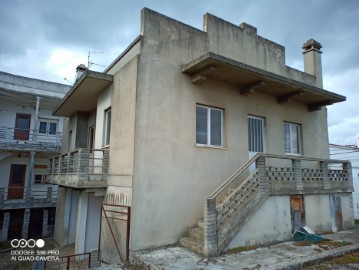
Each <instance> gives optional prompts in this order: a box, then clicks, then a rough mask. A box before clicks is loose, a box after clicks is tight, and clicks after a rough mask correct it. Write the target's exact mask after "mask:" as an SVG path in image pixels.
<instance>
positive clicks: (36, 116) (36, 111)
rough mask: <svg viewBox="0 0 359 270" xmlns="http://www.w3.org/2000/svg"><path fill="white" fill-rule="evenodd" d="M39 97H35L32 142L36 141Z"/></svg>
mask: <svg viewBox="0 0 359 270" xmlns="http://www.w3.org/2000/svg"><path fill="white" fill-rule="evenodd" d="M40 100H41V97H36V109H35V121H34V134H33V136H32V140H33V142H37V134H38V130H39V129H38V123H39V108H40Z"/></svg>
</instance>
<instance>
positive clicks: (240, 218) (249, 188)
mask: <svg viewBox="0 0 359 270" xmlns="http://www.w3.org/2000/svg"><path fill="white" fill-rule="evenodd" d="M302 161H305V166H308V167H302ZM303 164H304V162H303ZM329 164H340V166H341V168H338V167H337V165H336V167H335V168H331V167H330V166H329ZM352 191H353V181H352V173H351V164H350V162H349V161H341V160H328V159H325V160H324V159H317V158H307V157H289V156H281V155H270V154H257V155H255V156H254V157H252V158H251V159H250V160H248V161H247V162H246V163H245V164H243V165H242V166H241V167H240V168H239V169H238V170H237V171H236V172H234V174H233V175H231V176H230V177H229V178H228V179H227V180H226V181H224V182H223V183H222V184H221V185H220V186H219V187H218V188H217V189H216V190H215V191H214V192H213V193H212V194H210V195H208V196H206V197H205V203H204V213H203V218H201V219H199V220H198V222H197V224H196V226H194V227H192V228H190V229H189V230H188V231H187V233H186V235H185V236H184V237H181V238H180V239H179V243H180V244H181V245H182V246H183V247H185V248H188V249H190V250H192V251H194V252H196V253H198V254H201V255H203V256H205V257H211V256H218V255H219V254H220V253H221V252H223V250H225V249H226V248H227V247H228V245H229V243H230V242H231V241H232V239H233V238H234V237H235V235H236V234H237V233H238V232H239V231H240V230H241V228H242V227H243V225H244V224H245V223H246V222H247V220H249V219H250V218H251V216H252V215H253V214H254V213H255V212H256V211H257V209H259V208H260V207H261V205H262V204H263V203H264V201H265V200H266V199H267V198H268V196H269V195H271V196H282V195H291V194H303V193H304V194H318V193H323V194H328V193H337V192H345V193H350V192H352Z"/></svg>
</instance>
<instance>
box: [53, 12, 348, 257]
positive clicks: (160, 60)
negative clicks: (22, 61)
mask: <svg viewBox="0 0 359 270" xmlns="http://www.w3.org/2000/svg"><path fill="white" fill-rule="evenodd" d="M320 48H321V46H320V44H319V43H318V42H316V41H314V40H308V41H307V42H306V43H305V44H304V46H303V49H304V66H305V72H301V71H299V70H296V69H293V68H290V67H288V66H286V65H285V48H284V47H283V46H281V45H278V44H276V43H274V42H272V41H270V40H267V39H265V38H263V37H261V36H259V35H257V30H256V28H254V27H253V26H250V25H248V24H245V23H242V24H241V25H240V26H237V25H233V24H231V23H229V22H226V21H224V20H222V19H219V18H217V17H215V16H213V15H210V14H206V15H205V16H204V29H203V31H201V30H198V29H195V28H192V27H191V26H188V25H186V24H183V23H181V22H178V21H175V20H173V19H171V18H168V17H166V16H164V15H161V14H158V13H156V12H154V11H151V10H149V9H143V11H142V21H141V35H140V36H139V37H138V38H137V39H136V40H135V41H134V42H133V43H132V44H131V45H130V46H129V47H128V48H127V49H126V50H125V51H124V52H123V53H122V54H121V55H120V56H119V57H118V58H117V59H116V60H115V61H114V62H113V63H112V64H111V65H110V66H109V67H108V68H107V69H106V70H105V71H104V72H103V73H101V72H94V71H85V72H84V74H83V75H82V77H81V78H80V79H79V80H78V81H77V82H76V83H75V85H74V86H73V87H72V89H71V90H70V91H69V93H68V94H67V95H66V96H65V98H64V99H63V100H62V102H61V103H60V104H59V105H58V106H57V107H56V109H55V110H54V114H55V115H57V116H66V117H68V119H67V120H66V125H65V126H66V128H65V132H64V143H63V150H62V152H63V154H62V155H61V156H58V157H56V158H53V159H51V160H50V172H49V176H48V181H49V182H50V183H54V184H59V185H60V186H61V188H60V189H59V201H60V202H61V203H59V207H58V209H57V214H56V226H55V238H56V240H57V241H59V242H60V243H61V244H70V243H74V242H75V253H83V252H88V251H92V250H96V249H98V247H99V248H100V259H102V260H104V261H106V262H116V261H118V260H119V258H120V257H122V259H123V258H125V256H128V253H127V252H126V248H129V249H130V250H132V251H136V250H140V249H146V248H151V247H158V246H161V245H167V244H173V243H176V242H177V241H178V240H179V238H180V240H179V241H180V243H181V244H182V245H184V246H186V247H188V248H191V249H192V250H195V251H196V252H199V253H202V254H204V255H206V256H213V255H216V254H218V253H220V252H222V251H223V250H225V249H227V248H229V247H234V246H239V245H248V244H250V245H260V244H267V243H271V242H276V241H284V240H288V239H290V238H291V235H292V232H293V231H294V230H296V229H298V228H299V227H300V226H302V225H304V224H305V225H308V226H309V227H311V228H312V229H314V230H315V231H316V232H318V233H321V232H329V231H333V230H336V229H338V230H340V229H346V228H350V227H352V226H353V224H352V207H351V203H350V202H351V192H352V182H351V175H350V163H349V162H347V161H333V160H328V159H329V149H328V128H327V110H326V107H325V106H327V105H331V104H333V103H336V102H342V101H344V100H345V97H343V96H341V95H338V94H336V93H333V92H329V91H327V90H324V89H323V85H322V70H321V51H320ZM329 163H338V164H340V166H339V167H338V169H337V170H336V171H333V170H331V169H329V165H328V164H329ZM338 198H339V199H340V200H338ZM102 203H104V204H103V205H102V206H101V204H102ZM110 205H111V206H110ZM116 205H117V206H116ZM119 205H122V206H124V207H120V206H119ZM125 206H130V207H131V208H127V207H125ZM333 208H335V209H339V210H338V211H340V213H341V214H342V217H341V219H339V218H335V216H334V215H335V213H334V212H333V211H332V210H331V209H333ZM130 210H131V211H130ZM100 217H101V218H100ZM124 220H125V221H124ZM128 224H129V225H128ZM126 226H127V227H126ZM194 226H195V227H194ZM189 228H191V229H190V230H189V231H188V232H187V229H189ZM97 232H100V233H97Z"/></svg>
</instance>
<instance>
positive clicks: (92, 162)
mask: <svg viewBox="0 0 359 270" xmlns="http://www.w3.org/2000/svg"><path fill="white" fill-rule="evenodd" d="M108 160H109V153H108V150H103V149H87V148H79V149H77V150H75V151H72V152H69V153H66V154H63V155H60V156H56V157H53V158H51V159H50V160H49V171H48V176H47V182H49V183H52V184H58V185H61V186H69V187H75V188H86V187H106V185H107V173H108Z"/></svg>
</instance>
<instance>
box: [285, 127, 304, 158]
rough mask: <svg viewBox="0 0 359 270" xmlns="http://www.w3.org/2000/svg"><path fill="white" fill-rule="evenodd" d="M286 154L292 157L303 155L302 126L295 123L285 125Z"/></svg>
mask: <svg viewBox="0 0 359 270" xmlns="http://www.w3.org/2000/svg"><path fill="white" fill-rule="evenodd" d="M284 147H285V153H286V154H290V155H300V154H301V126H300V125H298V124H293V123H288V122H285V123H284Z"/></svg>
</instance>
